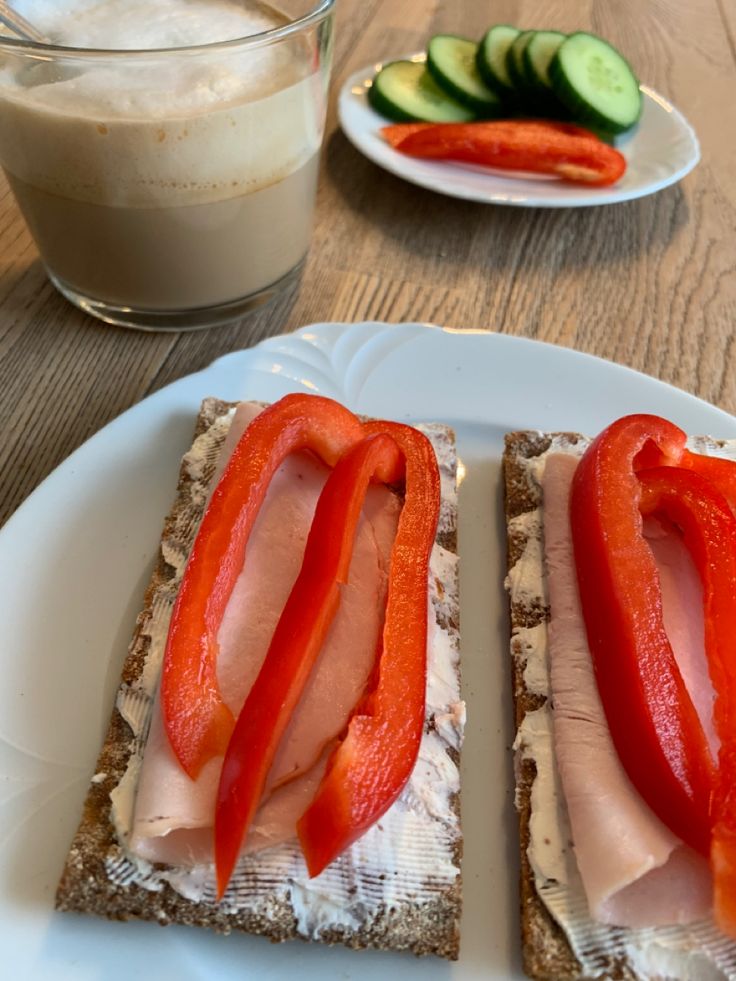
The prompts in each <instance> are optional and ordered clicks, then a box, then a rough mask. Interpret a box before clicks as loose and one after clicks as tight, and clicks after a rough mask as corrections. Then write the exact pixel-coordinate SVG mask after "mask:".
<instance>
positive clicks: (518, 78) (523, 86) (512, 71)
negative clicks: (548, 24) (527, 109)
mask: <svg viewBox="0 0 736 981" xmlns="http://www.w3.org/2000/svg"><path fill="white" fill-rule="evenodd" d="M536 33H537V32H536V31H522V32H521V34H519V36H518V37H517V38H516V40H515V41H514V43H513V44H512V45H511V47H510V48H509V50H508V53H507V55H506V69H507V71H508V73H509V78H510V79H511V84H512V85H513V87H514V92H515V94H516V96H517V98H518V99H520V100H521V99H524V97H525V96H526V95H528V93H529V84H528V82H527V80H526V77H525V75H524V51H525V50H526V46H527V44H529V43H530V41H531V39H532V38H533V37H534V35H535V34H536Z"/></svg>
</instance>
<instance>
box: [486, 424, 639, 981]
mask: <svg viewBox="0 0 736 981" xmlns="http://www.w3.org/2000/svg"><path fill="white" fill-rule="evenodd" d="M553 439H556V440H558V441H564V442H567V443H568V444H569V445H570V446H574V445H575V444H577V443H578V442H579V441H580V440H581V439H582V437H581V436H580V435H579V434H577V433H542V432H516V433H508V434H507V435H506V440H505V452H504V457H503V471H504V490H505V494H504V500H505V511H506V523H507V528H508V529H509V530H508V536H507V568H508V570H509V571H511V569H512V568H513V567H514V565H515V564H516V563H517V561H518V560H519V558H520V557H521V555H522V554H523V553H524V551H525V549H526V548H527V545H528V541H529V535H528V531H527V529H526V528H524V526H523V525H520V524H519V522H514V521H513V519H515V518H518V517H520V516H521V515H524V514H528V513H531V512H534V511H536V510H537V509H538V508H540V506H541V504H542V492H541V487H540V486H539V484H538V482H537V481H536V480H534V479H531V478H530V471H529V466H528V461H530V460H534V459H535V458H537V457H539V456H541V455H542V454H543V453H545V452H546V451H547V450H548V449H549V448H550V446H551V445H552V441H553ZM532 533H534V534H537V535H539V537H540V539H541V536H542V528H541V524H537V525H536V526H535V527H534V528H533V532H532ZM540 554H541V553H540ZM510 619H511V633H512V641H511V649H512V654H513V655H514V656H513V657H512V659H511V662H512V672H513V673H512V684H513V694H514V720H515V727H516V730H517V731H518V730H519V728H520V726H521V725H522V722H523V720H524V718H525V716H526V714H527V713H528V712H533V711H535V710H536V709H538V708H540V706H541V705H543V704H544V702H545V697H544V696H542V695H539V694H536V693H533V692H530V691H529V690H528V689H527V685H526V682H525V680H524V659H523V658H522V657H521V656H520V653H521V652H520V651H519V650H515V647H514V638H513V635H514V633H515V632H516V631H517V630H518V629H520V628H524V627H534V626H536V625H537V624H542V623H547V622H548V621H549V607H548V606H546V605H544V604H541V603H539V602H531V603H530V602H526V601H524V602H513V601H512V602H510ZM535 777H536V765H535V763H534V761H533V760H531V759H529V758H521V759H520V760H518V761H517V767H516V808H517V812H518V818H519V844H520V860H521V870H520V917H521V938H522V958H523V963H524V970H525V972H526V973H527V974H528V975H529V977H531V978H535V979H537V981H593V979H591V978H590V976H589V975H587V974H586V973H584V971H583V969H582V967H581V965H580V962H579V961H578V959H577V957H576V956H575V954H574V953H573V950H572V948H571V946H570V944H569V943H568V940H567V937H566V935H565V932H564V930H562V928H561V927H560V926H559V924H558V923H557V922H556V921H555V920H554V918H553V917H552V916H551V914H550V913H549V911H548V909H547V907H546V906H545V904H544V902H543V901H542V899H541V898H540V896H539V893H538V892H537V887H536V884H535V877H534V872H533V870H532V867H531V864H530V861H529V857H528V854H527V851H528V848H529V840H530V820H531V812H532V809H531V794H532V785H533V783H534V780H535ZM638 977H639V975H638V974H636V972H635V971H633V970H632V969H631V967H630V965H628V964H627V963H626V961H625V960H622V959H618V958H615V959H614V958H605V957H604V958H602V959H601V961H600V973H597V974H596V978H595V981H601V979H611V981H637V978H638Z"/></svg>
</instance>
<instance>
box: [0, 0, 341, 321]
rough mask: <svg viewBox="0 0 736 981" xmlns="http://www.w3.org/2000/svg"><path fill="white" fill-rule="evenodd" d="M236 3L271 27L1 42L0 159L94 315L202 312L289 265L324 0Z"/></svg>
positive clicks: (48, 247) (317, 79) (132, 317)
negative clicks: (100, 44)
mask: <svg viewBox="0 0 736 981" xmlns="http://www.w3.org/2000/svg"><path fill="white" fill-rule="evenodd" d="M154 6H155V5H154ZM250 6H251V7H252V8H253V9H255V10H257V11H258V12H259V15H261V14H263V15H264V16H266V17H267V18H268V19H269V22H270V23H272V24H273V26H272V27H269V28H268V29H265V30H263V31H261V32H260V33H257V34H252V35H250V36H248V37H244V38H241V39H237V40H226V41H218V42H215V43H208V44H203V45H197V46H193V47H184V48H181V47H179V48H163V49H157V50H92V49H88V48H71V47H63V46H58V45H48V46H46V45H39V44H34V43H31V42H25V41H15V40H10V39H5V38H3V39H2V40H1V41H0V164H2V167H3V169H4V171H5V174H6V176H7V178H8V181H9V183H10V186H11V188H12V190H13V193H14V195H15V198H16V200H17V202H18V205H19V207H20V209H21V211H22V213H23V216H24V218H25V220H26V223H27V224H28V227H29V229H30V231H31V234H32V235H33V238H34V240H35V242H36V245H37V246H38V250H39V252H40V254H41V258H42V260H43V262H44V264H45V266H46V269H47V271H48V274H49V277H50V278H51V280H52V282H53V283H54V285H55V286H56V287H57V288H58V289H59V290H60V291H61V292H62V293H63V294H64V296H65V297H67V299H69V300H71V302H72V303H74V304H76V305H77V306H78V307H81V308H82V309H83V310H85V311H86V312H87V313H90V314H92V315H94V316H95V317H98V318H99V319H100V320H103V321H105V322H107V323H111V324H119V325H122V326H127V327H137V328H140V329H144V330H188V329H196V328H201V327H208V326H213V325H216V324H220V323H225V322H229V321H232V320H234V319H236V318H238V317H239V316H241V315H242V314H243V313H245V312H246V311H247V310H249V309H250V308H252V307H253V306H256V305H257V304H259V303H261V302H263V301H264V300H266V299H268V298H269V297H270V296H272V295H273V293H274V292H275V291H277V290H278V289H279V288H280V287H282V286H284V285H285V284H286V283H288V282H289V281H290V280H291V279H292V278H293V277H294V276H295V275H296V274H297V273H298V270H299V268H300V266H301V264H302V262H303V260H304V257H305V255H306V252H307V249H308V247H309V239H310V232H311V226H312V215H313V209H314V200H315V191H316V185H317V172H318V161H319V154H320V147H321V143H322V137H323V133H324V120H325V106H326V95H327V86H328V80H329V70H330V61H331V53H332V43H331V38H332V14H333V6H334V0H319V2H317V3H316V4H315V2H314V0H302V2H299V0H286V2H282V3H280V6H279V9H278V10H276V9H275V8H273V7H271V6H269V5H266V4H264V3H260V2H259V3H251V4H250ZM244 7H246V8H247V7H248V3H247V2H246V3H244Z"/></svg>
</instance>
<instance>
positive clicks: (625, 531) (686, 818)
mask: <svg viewBox="0 0 736 981" xmlns="http://www.w3.org/2000/svg"><path fill="white" fill-rule="evenodd" d="M652 441H653V442H654V444H655V445H656V447H657V449H658V451H659V452H660V453H662V454H663V455H664V457H665V458H667V459H675V460H676V459H678V458H679V457H680V456H681V454H682V448H683V446H684V441H685V434H684V433H683V432H682V431H681V430H680V429H678V428H677V427H676V426H673V425H672V424H671V423H668V422H666V421H665V420H664V419H659V418H658V417H656V416H628V417H626V418H624V419H620V420H618V421H617V422H615V423H613V424H612V425H611V426H609V427H608V428H607V429H606V430H604V431H603V432H602V433H601V434H600V435H599V436H598V437H597V438H596V439H595V440H594V441H593V443H592V444H591V445H590V447H589V448H588V450H587V451H586V453H585V455H584V456H583V458H582V460H581V462H580V464H579V466H578V468H577V470H576V472H575V477H574V480H573V486H572V494H571V507H570V518H571V526H572V537H573V546H574V553H575V563H576V567H577V578H578V586H579V590H580V598H581V603H582V610H583V618H584V620H585V626H586V631H587V635H588V643H589V645H590V650H591V654H592V658H593V665H594V668H595V673H596V679H597V682H598V689H599V692H600V695H601V701H602V703H603V707H604V710H605V713H606V718H607V720H608V725H609V728H610V730H611V736H612V738H613V742H614V745H615V746H616V750H617V752H618V755H619V758H620V759H621V762H622V763H623V766H624V768H625V769H626V772H627V773H628V775H629V777H630V779H631V781H632V783H633V784H634V786H635V787H636V789H637V790H638V791H639V793H640V794H641V796H642V797H643V799H644V800H645V801H646V802H647V803H648V804H649V806H650V807H651V808H652V810H653V811H654V812H655V814H657V815H658V816H659V817H660V818H661V820H662V821H664V822H665V823H666V824H667V825H668V826H669V827H670V828H671V829H672V830H673V831H674V833H675V834H677V835H678V837H680V838H681V839H682V840H683V841H685V842H687V843H688V844H690V845H692V846H693V847H694V848H696V849H697V850H698V851H700V852H701V853H703V854H708V851H709V846H710V820H709V803H710V790H711V786H712V777H713V762H712V759H711V755H710V751H709V749H708V745H707V742H706V739H705V735H704V733H703V730H702V727H701V725H700V722H699V720H698V717H697V714H696V712H695V708H694V706H693V704H692V701H691V699H690V696H689V694H688V692H687V690H686V688H685V685H684V683H683V680H682V677H681V675H680V672H679V669H678V667H677V664H676V662H675V658H674V655H673V652H672V648H671V646H670V642H669V640H668V638H667V634H666V632H665V628H664V623H663V619H662V597H661V591H660V587H659V577H658V573H657V567H656V564H655V561H654V558H653V556H652V553H651V550H650V549H649V546H648V545H647V543H646V541H645V540H644V538H643V536H642V518H641V514H640V512H639V502H640V498H641V483H640V480H639V479H638V478H637V475H636V473H635V471H634V465H635V461H636V460H637V457H638V456H639V453H640V451H641V450H642V448H645V447H646V446H647V444H649V443H650V442H652Z"/></svg>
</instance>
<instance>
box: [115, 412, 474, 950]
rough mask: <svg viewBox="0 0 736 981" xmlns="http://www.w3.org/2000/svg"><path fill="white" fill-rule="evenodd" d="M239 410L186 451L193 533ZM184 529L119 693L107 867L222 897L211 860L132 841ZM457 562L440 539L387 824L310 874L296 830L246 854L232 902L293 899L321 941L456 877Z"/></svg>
mask: <svg viewBox="0 0 736 981" xmlns="http://www.w3.org/2000/svg"><path fill="white" fill-rule="evenodd" d="M231 418H232V412H231V413H230V414H229V415H228V416H223V417H220V418H218V419H217V421H216V422H215V423H214V425H213V426H211V427H210V428H209V429H208V430H207V431H206V432H204V433H203V434H202V435H201V436H199V437H198V438H197V440H196V441H195V443H194V445H193V447H192V449H191V450H190V452H189V453H188V454H187V455H186V457H185V458H184V462H183V466H184V472H185V473H186V474H187V475H188V477H189V478H190V480H191V483H190V485H189V487H190V496H191V501H192V507H191V509H190V511H189V512H188V513H183V514H182V515H181V516H180V518H179V521H180V524H181V527H182V528H187V529H188V531H191V527H189V526H188V524H187V523H188V522H191V521H192V520H194V519H193V516H194V515H195V514H198V513H200V512H201V508H202V505H203V503H204V501H205V500H206V495H207V487H208V485H209V482H210V479H211V477H212V474H213V473H214V471H215V468H216V465H217V459H218V454H219V449H220V446H221V445H222V442H223V439H224V436H225V434H226V431H227V429H228V427H229V423H230V421H231ZM422 428H423V429H424V431H425V433H426V434H427V435H428V436H429V438H430V439H431V440H432V442H433V444H434V446H435V450H436V452H437V456H438V461H439V464H440V470H441V474H442V488H443V508H442V511H441V515H440V525H441V528H444V530H445V531H449V530H451V529H452V527H454V505H455V500H456V498H455V495H456V490H455V482H454V476H453V475H454V472H455V460H454V448H453V446H452V444H451V443H450V442H449V441H448V440H447V438H446V436H445V432H444V430H443V429H442V427H431V426H428V427H422ZM451 523H453V524H451ZM177 538H178V536H177V533H176V529H175V530H174V534H173V536H169V538H168V539H167V540H166V542H165V543H164V546H163V547H164V555H165V558H166V561H167V562H168V563H169V564H170V565H171V566H172V568H173V569H175V570H176V579H175V581H174V583H172V584H171V585H169V586H168V587H167V588H165V589H164V590H162V591H161V593H160V594H159V595H157V596H156V599H155V602H154V609H153V614H152V616H151V617H150V620H149V621H148V623H147V624H146V625H145V633H146V635H147V636H148V637H149V638H150V645H149V649H148V654H147V657H146V662H145V667H144V670H143V672H142V674H141V677H140V679H139V681H138V682H136V683H135V684H134V685H131V686H125V685H124V686H123V687H121V689H120V692H119V695H118V701H117V705H118V709H119V711H120V712H121V714H122V715H123V717H124V718H125V719H126V721H127V722H128V724H129V726H130V728H131V734H132V753H131V756H130V761H129V764H128V768H127V771H126V773H125V775H124V777H123V779H122V780H121V781H120V783H119V784H118V786H117V787H116V788H115V789H114V790H113V792H112V794H111V798H112V813H113V820H114V824H115V827H116V830H117V832H118V840H119V842H120V845H119V848H117V849H116V850H114V851H113V852H112V853H110V855H109V856H108V859H107V863H106V867H107V872H108V876H109V877H110V879H111V880H112V881H113V882H115V883H116V884H119V885H128V884H136V885H138V886H140V887H143V888H145V889H149V890H154V891H155V890H160V889H161V888H162V886H163V884H164V883H168V884H169V885H170V886H171V887H172V888H173V889H174V890H176V891H177V892H178V893H179V894H180V895H182V896H184V897H186V898H187V899H190V900H193V901H196V902H200V903H214V902H215V879H214V869H213V867H212V865H209V864H207V865H204V864H203V865H195V866H194V867H192V868H187V869H184V868H171V867H163V868H161V867H158V866H157V867H155V868H154V867H153V866H152V865H150V864H149V863H147V862H145V861H144V860H142V859H140V858H138V857H137V856H135V855H133V854H132V853H131V852H130V851H129V849H128V848H127V846H126V842H127V839H128V836H129V833H130V829H131V821H132V815H133V807H134V801H135V793H136V783H137V777H138V773H139V769H140V765H141V758H142V750H143V747H144V745H145V739H146V734H147V730H148V725H149V722H150V718H151V712H152V706H153V703H154V698H155V695H156V687H157V679H158V675H159V671H160V666H161V662H162V658H163V651H164V645H165V640H166V634H167V628H168V621H169V617H170V614H171V608H172V604H173V599H174V596H175V592H176V585H177V582H178V579H179V577H180V576H181V574H182V572H183V569H184V566H185V563H186V550H185V549H184V548H183V547H180V546H179V545H177ZM457 561H458V560H457V556H456V555H454V554H452V553H450V552H448V551H447V550H445V549H443V548H442V547H441V546H439V545H435V547H434V549H433V552H432V556H431V561H430V576H429V580H430V582H429V587H430V588H429V600H428V622H429V634H428V681H427V702H426V705H427V709H426V718H427V724H426V727H425V734H424V736H423V739H422V742H421V746H420V751H419V758H418V760H417V763H416V766H415V768H414V771H413V774H412V776H411V778H410V780H409V783H408V784H407V786H406V787H405V789H404V791H403V792H402V794H401V795H400V797H399V798H398V800H397V801H396V802H395V804H394V805H393V806H392V807H391V808H390V809H389V810H388V811H387V812H386V814H385V815H384V816H383V817H382V818H381V819H380V820H379V821H378V822H377V824H376V825H374V826H373V827H372V828H371V829H370V830H369V831H368V832H367V833H366V834H365V835H364V836H363V837H362V838H360V839H359V840H358V841H357V842H355V844H353V845H352V846H351V848H349V849H348V850H347V851H346V852H345V853H344V854H343V855H342V856H340V858H339V859H338V860H337V861H335V862H334V863H333V864H332V865H331V866H329V867H328V868H327V869H326V870H325V871H324V872H323V873H322V874H321V875H319V876H318V877H316V878H314V879H310V878H309V876H308V874H307V870H306V866H305V863H304V860H303V857H302V855H301V851H300V849H299V847H298V844H297V842H296V841H295V840H294V841H289V842H286V843H284V844H281V845H277V846H274V847H272V848H269V849H266V850H264V851H261V852H258V853H256V854H250V855H246V856H243V857H241V860H240V863H239V865H238V867H237V869H236V871H235V873H234V875H233V878H232V880H231V884H230V887H229V889H228V891H227V893H226V895H225V897H224V899H223V902H222V904H221V908H226V909H228V910H233V911H237V910H242V909H248V910H253V911H260V912H262V913H264V915H268V909H269V905H270V904H271V903H273V902H274V899H277V900H279V901H282V902H286V903H288V904H289V905H290V907H291V910H292V912H293V915H294V917H295V919H296V922H297V927H298V931H299V933H300V934H301V935H302V936H303V937H305V938H307V939H316V938H319V936H320V935H321V934H322V933H323V932H324V931H325V930H334V929H339V928H340V927H351V928H354V927H356V926H357V925H358V924H363V925H365V924H366V922H367V921H368V922H370V920H371V917H372V916H377V915H379V914H380V912H381V910H382V909H385V908H386V907H390V906H394V905H398V904H400V903H411V904H413V903H415V902H421V901H425V900H427V899H431V897H432V894H433V893H434V892H438V891H441V890H445V889H446V888H447V887H448V886H451V885H452V884H453V883H455V881H456V880H457V877H458V876H459V874H460V870H459V857H458V851H459V845H460V842H461V831H460V820H459V814H458V812H457V808H456V807H454V806H453V804H454V802H455V800H456V796H457V794H458V793H459V790H460V774H459V769H458V765H457V759H458V757H457V752H456V751H459V749H460V746H461V743H462V736H463V727H464V722H465V709H464V704H463V702H462V700H461V696H460V690H459V673H458V662H459V638H458V633H457V630H456V628H455V626H454V624H455V617H456V611H457V609H458V596H457Z"/></svg>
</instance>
